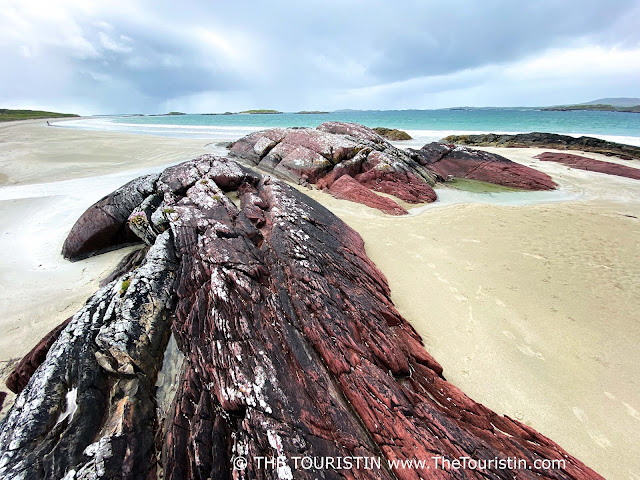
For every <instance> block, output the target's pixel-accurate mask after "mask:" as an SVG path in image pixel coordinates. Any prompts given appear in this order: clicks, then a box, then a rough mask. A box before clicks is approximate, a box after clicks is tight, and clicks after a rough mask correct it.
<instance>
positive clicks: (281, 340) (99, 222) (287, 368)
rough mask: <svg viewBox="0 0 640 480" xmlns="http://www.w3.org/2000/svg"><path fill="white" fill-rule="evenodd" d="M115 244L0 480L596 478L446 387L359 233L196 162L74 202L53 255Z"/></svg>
mask: <svg viewBox="0 0 640 480" xmlns="http://www.w3.org/2000/svg"><path fill="white" fill-rule="evenodd" d="M263 138H264V137H263ZM318 138H320V137H318ZM287 148H289V147H287ZM344 148H345V149H348V148H351V147H349V145H348V144H346V142H345V147H344ZM283 151H286V149H284V148H283ZM333 153H334V154H336V155H338V156H340V155H342V153H340V152H336V151H335V150H334V152H333ZM141 192H146V197H145V196H144V195H142V193H141ZM107 206H108V209H109V210H108V211H109V212H110V214H109V215H105V214H104V212H105V210H106V209H107ZM93 219H95V223H94V222H93ZM127 229H129V231H130V232H135V233H136V235H137V236H138V238H139V239H140V240H141V241H142V242H144V243H146V244H147V245H148V250H147V251H146V255H145V257H144V260H143V261H142V263H141V264H140V265H139V266H137V267H136V266H135V265H136V263H135V262H124V264H123V265H129V266H130V268H133V270H131V271H121V274H120V276H118V277H117V278H114V279H113V280H112V281H111V282H109V283H108V284H106V285H105V286H103V287H102V288H100V289H99V290H98V291H97V292H96V294H95V295H94V296H93V297H91V298H90V299H89V300H88V301H87V303H86V305H85V306H84V307H83V308H82V309H81V310H80V311H79V312H78V313H77V314H76V315H75V316H74V317H73V319H72V320H71V321H70V322H69V324H68V325H66V326H65V327H64V328H62V331H61V332H60V333H59V335H58V338H57V340H55V342H54V343H53V345H51V347H50V349H49V352H48V354H47V356H46V359H45V360H44V362H43V363H42V364H41V365H40V367H38V369H37V370H36V371H35V372H34V373H33V375H32V376H31V378H30V380H29V382H28V384H27V385H26V386H25V387H24V389H23V390H22V393H21V394H20V395H19V397H18V398H17V400H16V402H15V404H14V405H13V407H12V408H11V410H10V411H9V413H8V414H7V416H6V417H5V418H4V419H3V420H2V422H0V477H1V478H3V479H7V480H11V479H19V478H20V479H22V478H28V479H50V478H63V479H65V480H74V479H100V478H109V479H115V478H118V479H150V478H165V479H183V478H193V479H196V478H198V479H200V478H201V479H205V478H211V479H230V478H248V479H271V478H280V479H292V478H296V479H315V478H325V479H365V478H376V479H417V478H442V479H445V478H446V479H453V478H456V479H467V478H469V479H480V478H492V479H507V478H520V479H534V478H535V479H538V478H553V479H598V478H601V477H600V476H598V475H597V474H596V473H595V472H593V471H592V470H590V469H589V468H587V467H586V466H585V465H583V464H582V463H581V462H580V461H579V460H577V459H575V458H573V457H571V456H570V455H568V454H567V453H566V452H565V451H564V450H562V448H560V447H559V446H558V445H556V444H555V443H554V442H553V441H551V440H549V439H547V438H545V437H543V436H542V435H540V434H539V433H537V432H536V431H535V430H533V429H532V428H530V427H528V426H526V425H523V424H521V423H519V422H518V421H516V420H513V419H510V418H508V417H502V416H499V415H497V414H495V413H494V412H492V411H490V410H489V409H487V408H485V407H484V406H482V405H480V404H478V403H475V402H474V401H473V400H471V399H469V398H468V397H466V396H465V395H464V394H463V393H462V392H461V391H460V390H459V389H457V388H456V387H455V386H453V385H451V384H450V383H448V382H447V381H446V380H445V379H444V377H443V375H442V367H440V365H439V364H438V363H437V362H436V361H435V360H434V359H433V358H432V357H431V356H430V355H429V354H428V353H427V352H426V350H425V349H424V347H423V345H422V341H421V339H420V337H419V336H418V334H417V333H416V332H415V331H414V329H413V328H412V327H411V326H410V325H409V324H408V323H407V322H406V321H405V320H404V319H403V318H402V317H401V316H400V314H399V313H398V312H397V310H396V309H395V307H394V305H393V303H392V302H391V300H390V292H389V287H388V285H387V282H386V279H385V278H384V276H383V274H382V273H381V272H380V271H379V270H378V269H377V268H376V266H375V265H374V264H373V263H372V262H371V260H370V259H369V258H368V257H367V256H366V254H365V251H364V244H363V241H362V239H361V238H360V236H359V235H358V234H357V233H356V232H355V231H353V230H352V229H351V228H349V227H348V226H347V225H346V224H345V223H343V222H342V221H341V220H339V219H338V218H337V217H335V216H334V215H333V214H331V213H330V212H329V211H328V210H326V209H325V208H324V207H322V206H321V205H319V204H318V203H316V202H314V201H313V200H311V199H309V198H307V197H306V196H305V195H303V194H301V193H300V192H298V191H297V190H295V189H293V188H291V187H289V186H287V185H286V184H284V183H282V182H280V181H277V180H274V179H271V178H268V177H264V176H261V175H259V174H257V173H255V172H253V171H251V170H250V169H248V168H246V167H243V166H241V165H239V164H236V163H234V162H232V161H229V160H227V159H221V158H217V157H214V156H210V155H205V156H202V157H199V158H197V159H195V160H192V161H189V162H185V163H183V164H180V165H177V166H174V167H170V168H168V169H167V170H165V171H164V172H163V173H162V174H160V175H156V176H153V177H143V178H142V179H138V180H136V181H133V182H130V183H129V184H127V185H125V186H124V187H122V188H121V189H119V190H118V191H116V192H114V193H113V194H111V195H109V196H107V197H105V198H104V199H103V200H101V201H99V202H98V203H97V204H96V205H94V206H93V207H90V208H89V209H88V210H87V212H86V213H85V214H84V215H83V216H82V217H81V218H80V220H79V221H78V223H77V224H76V226H75V227H74V228H73V229H72V231H71V233H70V235H69V238H68V239H67V241H66V242H65V253H66V255H68V256H69V258H71V259H77V258H78V257H84V256H87V255H91V254H94V253H97V252H99V251H103V250H105V249H110V248H117V246H118V245H121V244H123V243H128V241H129V233H130V232H129V231H127ZM100 232H124V233H123V234H122V235H120V234H117V235H107V236H105V237H104V238H102V239H101V241H98V240H97V237H98V236H99V234H100ZM121 268H122V269H123V270H126V268H127V267H126V266H121ZM425 314H428V312H425ZM172 372H174V373H172ZM175 372H178V380H177V381H175V382H173V381H171V378H172V376H173V375H174V374H175ZM274 457H275V461H273V460H272V461H266V460H269V459H272V458H274ZM301 458H306V459H307V460H310V461H312V463H313V462H315V461H316V460H313V459H320V461H322V460H323V459H326V458H332V459H338V460H335V461H344V460H345V459H347V460H348V459H351V462H355V461H356V459H369V460H370V463H369V465H370V466H372V468H370V469H366V468H353V467H345V464H344V463H342V464H341V465H343V466H342V468H340V467H337V466H336V464H334V465H333V467H329V468H326V467H327V464H326V463H325V468H322V465H321V464H320V465H319V466H318V467H314V466H312V467H311V468H305V467H304V465H307V466H308V465H309V463H308V462H306V463H305V462H304V461H300V459H301ZM445 458H446V459H448V460H450V461H453V462H454V463H453V465H454V466H451V465H449V466H448V467H447V465H446V464H445V465H443V461H444V460H442V459H445ZM464 458H469V459H472V460H474V461H480V463H478V464H475V465H476V467H475V468H473V467H466V468H456V467H455V465H456V463H455V461H456V460H457V461H463V460H461V459H464ZM507 458H510V459H512V460H511V462H513V459H514V458H517V459H519V461H520V462H524V463H526V466H522V465H520V467H518V466H516V465H515V464H514V463H509V465H510V466H506V465H507V464H506V460H505V459H507ZM265 459H266V460H265ZM296 459H297V460H296ZM340 459H342V460H340ZM371 459H379V460H381V461H380V463H379V464H377V463H376V462H375V461H372V460H371ZM410 459H416V460H424V461H425V463H424V464H422V465H421V466H419V465H416V466H415V468H402V466H399V465H395V466H394V465H390V464H388V463H387V461H388V460H393V461H395V460H410ZM434 459H440V467H439V468H438V460H434ZM499 459H503V461H504V462H505V463H504V464H499V463H498V460H499ZM540 460H557V461H559V462H560V464H556V465H555V466H553V467H552V468H551V467H548V466H547V467H545V466H544V465H542V464H539V461H540ZM371 461H372V462H373V463H371ZM491 461H492V462H493V463H490V462H491ZM535 462H538V463H535ZM316 465H318V464H317V463H316ZM353 465H355V463H353ZM378 465H379V466H378ZM472 465H474V464H472ZM478 465H480V466H479V467H478ZM234 468H236V470H234ZM518 468H521V469H518Z"/></svg>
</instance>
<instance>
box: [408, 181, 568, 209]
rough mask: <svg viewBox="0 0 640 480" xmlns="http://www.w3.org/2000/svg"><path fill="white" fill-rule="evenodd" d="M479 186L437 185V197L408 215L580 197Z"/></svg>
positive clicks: (557, 200)
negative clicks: (448, 208) (452, 207)
mask: <svg viewBox="0 0 640 480" xmlns="http://www.w3.org/2000/svg"><path fill="white" fill-rule="evenodd" d="M480 183H482V182H480ZM481 187H482V185H475V186H474V187H473V188H468V189H465V190H463V189H458V188H452V187H449V186H437V187H436V188H435V189H434V190H435V191H436V193H437V194H438V199H437V200H436V201H435V202H433V203H428V204H426V205H421V206H419V207H415V208H411V209H409V215H418V214H420V213H422V212H424V211H425V210H429V209H432V208H438V207H446V206H449V205H458V204H463V203H481V204H487V205H501V206H505V207H521V206H528V205H537V204H542V203H555V202H570V201H573V200H577V199H579V198H580V197H579V196H578V195H576V194H572V193H569V192H567V191H566V190H563V189H561V188H559V189H557V190H545V191H540V192H531V191H528V190H513V189H504V191H500V189H499V187H498V188H497V189H496V191H483V189H482V188H481Z"/></svg>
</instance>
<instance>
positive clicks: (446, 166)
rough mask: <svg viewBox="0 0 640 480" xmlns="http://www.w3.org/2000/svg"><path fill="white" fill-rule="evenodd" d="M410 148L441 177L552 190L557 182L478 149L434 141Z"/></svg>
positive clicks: (528, 188) (528, 168)
mask: <svg viewBox="0 0 640 480" xmlns="http://www.w3.org/2000/svg"><path fill="white" fill-rule="evenodd" d="M411 152H412V153H413V154H414V158H416V159H417V160H418V161H419V162H420V163H421V164H422V165H424V166H425V168H427V169H429V170H431V171H432V172H434V173H436V174H438V176H440V178H442V179H443V180H447V178H448V177H449V176H453V177H457V178H469V179H473V180H480V181H483V182H489V183H494V184H496V185H504V186H507V187H514V188H522V189H524V190H553V189H555V188H556V186H557V185H556V184H555V182H554V181H553V180H552V179H551V177H550V176H549V175H547V174H546V173H542V172H540V171H538V170H535V169H533V168H530V167H527V166H525V165H521V164H519V163H516V162H512V161H511V160H508V159H507V158H504V157H502V156H500V155H496V154H493V153H489V152H484V151H481V150H474V149H471V148H467V147H454V146H452V145H447V144H442V143H437V142H434V143H430V144H427V145H425V146H424V147H422V148H421V149H420V150H411Z"/></svg>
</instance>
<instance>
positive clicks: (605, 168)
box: [534, 152, 640, 180]
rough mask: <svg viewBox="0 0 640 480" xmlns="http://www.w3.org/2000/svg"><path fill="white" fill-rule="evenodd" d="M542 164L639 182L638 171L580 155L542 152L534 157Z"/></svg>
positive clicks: (639, 171)
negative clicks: (554, 163)
mask: <svg viewBox="0 0 640 480" xmlns="http://www.w3.org/2000/svg"><path fill="white" fill-rule="evenodd" d="M534 158H538V159H540V160H542V161H543V162H557V163H562V164H563V165H566V166H567V167H571V168H578V169H580V170H588V171H590V172H599V173H606V174H607V175H616V176H618V177H626V178H633V179H635V180H640V169H638V168H633V167H628V166H627V165H620V164H619V163H612V162H603V161H602V160H595V159H593V158H587V157H583V156H581V155H572V154H570V153H555V152H543V153H541V154H539V155H536V156H535V157H534Z"/></svg>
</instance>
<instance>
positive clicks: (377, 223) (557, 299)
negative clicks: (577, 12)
mask: <svg viewBox="0 0 640 480" xmlns="http://www.w3.org/2000/svg"><path fill="white" fill-rule="evenodd" d="M44 124H45V122H44V121H42V122H30V123H20V124H12V125H0V178H2V174H5V175H7V176H8V181H9V182H10V183H16V182H18V183H36V182H49V181H51V180H62V179H72V178H77V177H92V176H96V175H102V176H101V177H96V178H85V179H84V180H75V181H68V182H60V183H55V184H49V185H44V186H19V187H9V188H7V187H4V188H0V221H1V222H2V229H1V230H0V242H2V243H1V244H0V247H2V250H3V251H4V252H10V254H9V255H4V256H3V257H2V260H0V308H1V310H2V312H3V315H2V317H0V362H4V365H11V364H12V363H13V361H15V359H17V358H19V357H20V356H22V355H24V354H25V353H26V352H27V351H28V350H29V349H30V348H31V347H32V346H33V345H34V344H35V343H36V342H37V341H38V340H39V339H40V337H41V336H42V335H43V334H45V333H46V332H47V331H48V330H50V329H51V328H53V327H54V326H56V325H57V324H58V323H59V322H60V321H62V320H64V319H65V318H66V317H67V316H69V315H71V314H72V313H74V312H75V311H76V310H77V309H78V308H80V306H81V305H82V303H83V301H84V299H85V298H86V297H87V296H88V295H90V294H91V293H93V291H95V289H96V286H97V282H98V280H99V278H101V277H102V276H104V275H105V274H106V273H107V272H108V271H109V270H110V269H111V268H112V267H113V265H114V264H115V262H117V261H118V260H119V259H120V258H121V257H122V256H123V254H124V252H122V251H120V252H112V253H110V254H108V255H103V256H100V257H97V258H93V259H89V260H85V261H82V262H77V263H69V262H65V261H64V260H62V259H61V258H60V256H59V251H60V247H61V244H62V241H63V239H64V237H65V235H66V233H67V232H68V230H69V229H70V228H71V225H72V224H73V222H74V221H75V219H76V218H77V217H78V216H79V215H80V214H81V213H82V211H83V210H84V209H85V208H86V207H87V206H89V205H90V204H91V203H93V202H94V201H95V200H97V199H98V198H100V196H102V195H104V194H105V193H108V192H109V191H112V190H113V189H114V188H116V187H117V186H119V185H120V184H122V183H124V182H125V181H127V180H128V179H130V178H133V177H135V176H136V174H138V173H140V172H139V171H138V172H134V171H131V170H132V169H133V168H147V167H151V166H154V165H159V164H163V163H169V162H175V161H178V160H186V159H189V158H192V157H193V156H195V155H196V154H198V153H202V152H205V151H208V150H207V149H206V148H205V147H204V144H205V143H206V142H205V141H201V140H179V139H168V138H159V137H158V138H156V137H143V136H133V135H126V134H120V133H107V132H85V131H76V130H64V129H60V128H52V127H49V128H47V127H46V126H44V127H43V126H42V125H44ZM70 146H71V148H69V147H70ZM487 150H491V151H498V152H499V153H501V154H503V155H505V156H507V157H509V158H511V159H513V160H516V161H519V162H521V163H524V164H528V165H534V166H536V168H539V169H541V170H543V171H546V172H548V173H550V174H551V175H552V176H553V177H554V179H556V181H557V182H558V183H560V185H561V191H560V192H543V193H542V194H529V193H523V194H515V196H513V195H511V194H509V195H511V196H509V195H507V196H505V195H504V194H500V195H495V194H494V195H478V194H475V195H474V194H467V193H460V192H455V191H451V190H448V191H447V190H444V191H441V192H440V193H441V195H440V198H441V199H443V201H440V202H437V203H436V204H433V205H431V206H428V207H426V208H422V207H420V209H421V210H422V211H421V213H420V214H417V215H411V216H405V217H389V216H385V215H383V214H380V213H379V212H377V211H374V210H371V209H369V208H367V207H365V206H363V205H357V204H353V203H350V202H345V201H340V200H336V199H333V198H331V197H329V196H328V195H326V194H324V193H321V192H317V191H313V192H311V195H312V196H313V197H314V198H316V199H318V200H320V201H321V202H322V203H323V204H324V205H326V206H327V207H329V208H330V209H331V210H332V211H334V212H335V213H336V214H337V215H339V216H340V217H341V218H343V219H344V220H345V221H347V223H349V224H350V225H351V226H353V227H354V228H355V229H356V230H358V231H359V232H360V234H361V235H362V236H363V238H364V239H365V242H366V248H367V252H368V254H369V255H370V257H371V258H372V259H373V260H374V261H375V262H376V263H377V264H378V266H379V267H380V268H381V269H382V270H383V272H384V273H385V274H386V275H387V278H388V280H389V284H390V285H391V288H392V295H393V299H394V301H395V302H396V304H397V305H398V308H399V310H400V311H401V313H402V314H403V315H404V316H405V318H407V319H408V320H409V321H411V322H412V323H413V324H414V325H415V327H416V328H417V329H418V331H419V332H420V333H421V334H422V335H423V337H424V340H425V344H426V346H427V349H428V350H429V351H430V352H431V353H432V354H433V355H434V356H435V357H436V359H438V360H439V361H440V362H441V363H442V365H443V366H444V369H445V376H446V377H447V378H448V379H449V380H451V381H452V382H453V383H455V384H456V385H458V386H459V387H461V388H462V390H464V391H465V392H466V393H467V394H469V395H470V396H471V397H472V398H474V399H475V400H477V401H479V402H481V403H484V404H485V405H487V406H489V407H490V408H492V409H494V410H496V411H498V412H499V413H504V414H507V415H510V416H512V417H514V418H517V419H519V420H521V421H523V422H525V423H527V424H530V425H532V426H533V427H535V428H536V429H538V430H539V431H541V432H542V433H544V434H546V435H548V436H550V437H551V438H552V439H554V440H555V441H557V442H558V443H560V444H561V445H562V446H563V447H564V448H566V449H567V450H568V451H569V452H570V453H571V454H573V455H576V456H577V457H578V458H580V459H582V460H583V461H585V462H586V463H587V464H588V465H589V466H591V467H593V468H594V469H596V470H597V471H599V472H600V473H602V474H603V475H604V476H605V477H607V478H634V479H637V478H640V468H639V467H638V466H639V465H640V440H639V439H640V413H638V411H639V410H640V380H639V377H638V374H637V365H638V364H639V363H640V354H639V353H638V349H637V345H638V343H639V342H640V320H639V318H640V316H639V315H638V313H637V312H638V311H639V310H640V291H639V289H638V286H639V285H640V262H638V258H639V257H640V220H638V218H632V217H640V183H639V182H638V181H635V180H629V179H623V178H618V177H612V176H607V175H603V174H598V173H592V172H585V171H581V170H572V169H568V168H567V167H564V166H562V165H558V164H554V163H550V162H539V161H537V160H534V159H533V158H532V157H533V155H535V154H537V153H539V151H536V150H534V149H506V150H505V149H492V148H488V149H487ZM571 153H578V152H571ZM589 156H592V157H593V158H600V159H607V158H606V157H602V156H599V155H595V154H589ZM608 160H611V159H608ZM624 163H625V164H631V165H634V166H637V167H640V162H624ZM122 171H124V173H115V172H122ZM21 172H25V173H24V174H21ZM105 173H112V175H106V176H105ZM305 191H306V192H307V193H309V192H308V191H307V190H305ZM505 199H506V200H505ZM541 200H546V201H549V202H551V203H542V204H541V203H539V202H540V201H541ZM567 200H571V201H567ZM465 202H466V203H465ZM469 202H474V203H472V204H470V203H469ZM478 202H483V203H478ZM513 205H518V206H513ZM412 213H415V211H414V212H412ZM2 365H3V363H0V369H1V368H2ZM7 373H8V371H5V373H4V374H3V375H2V380H4V378H5V377H6V374H7Z"/></svg>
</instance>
